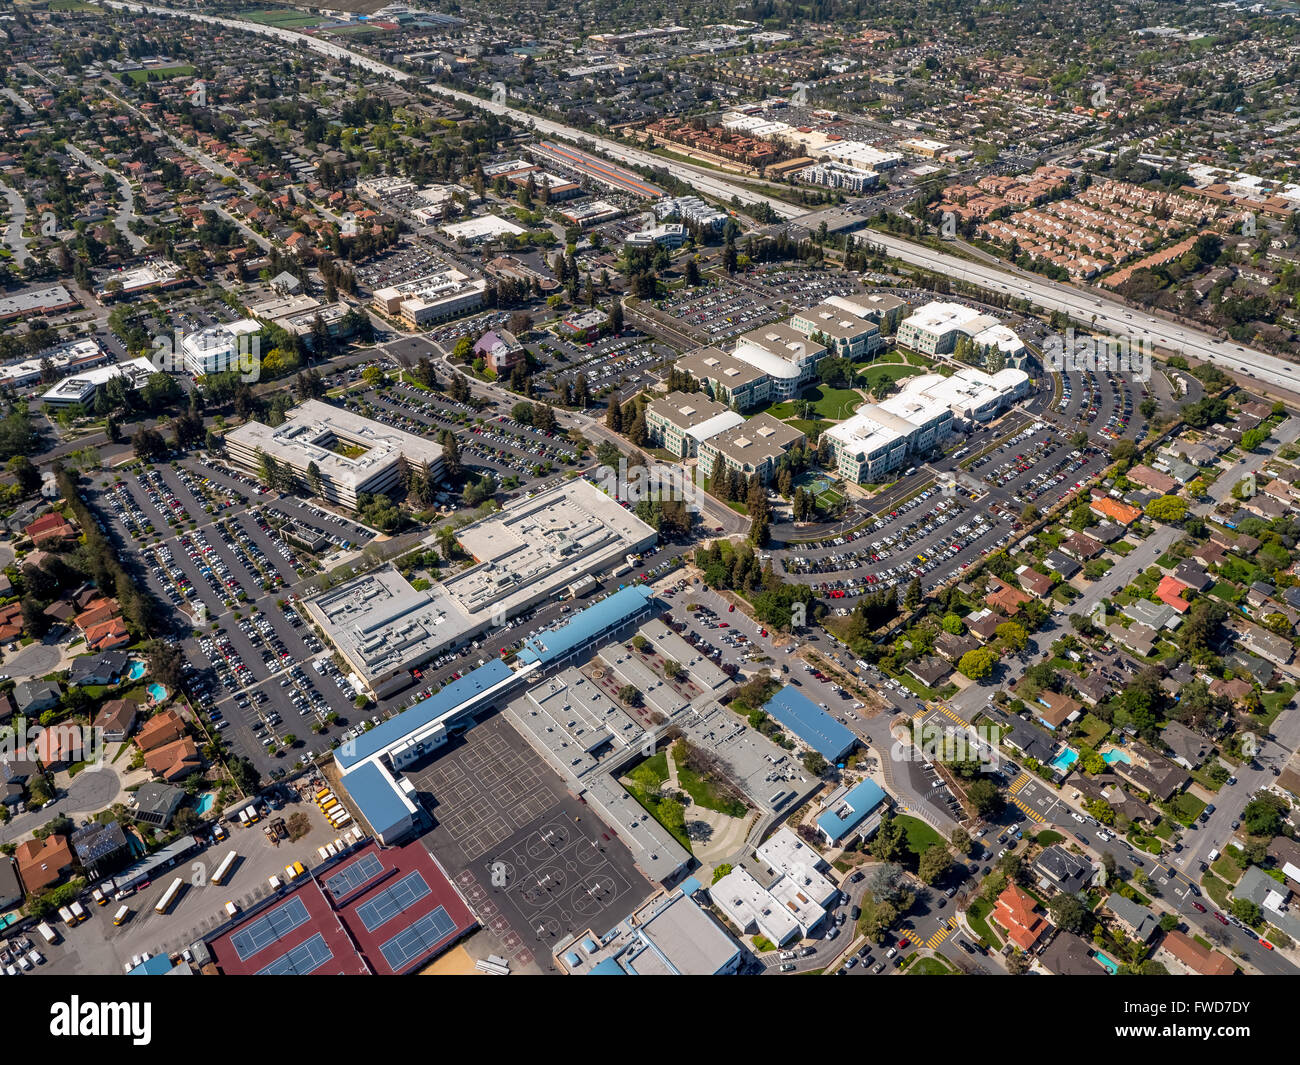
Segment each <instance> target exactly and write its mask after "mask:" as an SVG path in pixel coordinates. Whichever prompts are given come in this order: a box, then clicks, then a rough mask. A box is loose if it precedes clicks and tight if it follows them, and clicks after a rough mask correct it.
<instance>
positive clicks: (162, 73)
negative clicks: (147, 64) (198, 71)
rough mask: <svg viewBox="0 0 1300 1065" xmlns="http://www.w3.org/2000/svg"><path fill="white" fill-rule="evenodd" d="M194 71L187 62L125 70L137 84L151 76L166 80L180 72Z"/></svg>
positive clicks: (156, 79) (153, 78) (158, 79)
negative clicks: (153, 67) (147, 68)
mask: <svg viewBox="0 0 1300 1065" xmlns="http://www.w3.org/2000/svg"><path fill="white" fill-rule="evenodd" d="M193 73H194V68H193V67H192V66H190V65H189V64H188V63H182V64H180V65H178V66H173V67H157V68H155V69H153V70H132V71H128V72H127V77H129V78H130V79H131V80H132V81H133V82H135V83H136V84H137V85H141V84H143V83H144V82H146V81H149V80H150V78H151V76H152V80H154V81H166V80H167V79H168V78H175V77H178V76H179V75H181V74H185V75H189V74H193Z"/></svg>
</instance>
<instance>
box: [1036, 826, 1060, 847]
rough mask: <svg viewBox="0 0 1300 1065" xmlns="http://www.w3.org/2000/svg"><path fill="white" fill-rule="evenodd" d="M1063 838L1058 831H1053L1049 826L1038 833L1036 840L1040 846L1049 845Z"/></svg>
mask: <svg viewBox="0 0 1300 1065" xmlns="http://www.w3.org/2000/svg"><path fill="white" fill-rule="evenodd" d="M1063 839H1065V837H1064V836H1063V835H1061V833H1059V832H1053V831H1052V830H1051V829H1050V828H1049V829H1048V830H1047V831H1045V832H1040V833H1038V838H1037V840H1036V842H1037V843H1038V845H1039V846H1040V847H1050V846H1051V845H1052V844H1053V843H1060V842H1061V840H1063Z"/></svg>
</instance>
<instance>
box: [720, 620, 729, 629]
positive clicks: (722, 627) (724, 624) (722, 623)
mask: <svg viewBox="0 0 1300 1065" xmlns="http://www.w3.org/2000/svg"><path fill="white" fill-rule="evenodd" d="M718 628H720V629H725V628H729V626H728V625H727V623H726V622H725V621H719V622H718Z"/></svg>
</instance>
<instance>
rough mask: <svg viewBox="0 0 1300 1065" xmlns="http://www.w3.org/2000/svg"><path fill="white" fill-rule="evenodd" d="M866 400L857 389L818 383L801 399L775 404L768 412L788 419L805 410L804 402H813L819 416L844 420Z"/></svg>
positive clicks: (776, 416) (797, 415)
mask: <svg viewBox="0 0 1300 1065" xmlns="http://www.w3.org/2000/svg"><path fill="white" fill-rule="evenodd" d="M865 402H867V401H866V400H865V399H864V398H863V397H862V393H860V392H858V391H857V390H856V389H853V388H829V387H827V386H826V385H816V386H814V387H813V388H809V389H806V390H805V391H804V393H803V395H802V396H801V397H800V398H799V399H796V400H789V401H787V402H785V403H777V404H774V405H773V406H772V408H771V410H769V411H768V413H769V414H771V415H772V417H773V418H780V419H781V420H782V421H786V420H788V419H791V418H797V417H799V416H800V414H801V413H802V411H803V404H804V403H811V404H812V405H813V410H814V412H815V413H816V415H817V417H818V418H826V419H829V420H830V421H843V420H844V419H845V418H848V417H849V416H850V415H852V414H853V412H854V411H856V410H857V409H858V408H859V407H860V406H862V404H863V403H865Z"/></svg>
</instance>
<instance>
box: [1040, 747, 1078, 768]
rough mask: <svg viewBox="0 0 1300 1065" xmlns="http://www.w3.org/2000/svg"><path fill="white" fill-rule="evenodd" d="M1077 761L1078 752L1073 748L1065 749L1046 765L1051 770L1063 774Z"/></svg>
mask: <svg viewBox="0 0 1300 1065" xmlns="http://www.w3.org/2000/svg"><path fill="white" fill-rule="evenodd" d="M1078 760H1079V752H1078V751H1076V750H1075V749H1074V748H1073V747H1067V748H1065V750H1063V751H1062V752H1061V753H1060V754H1058V755H1057V756H1056V757H1055V758H1053V759H1052V760H1051V761H1050V762H1048V763H1047V764H1048V765H1050V766H1051V767H1052V768H1053V769H1059V770H1060V771H1061V772H1062V773H1064V772H1065V771H1066V770H1067V769H1069V768H1070V766H1072V765H1074V763H1075V762H1077V761H1078Z"/></svg>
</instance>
